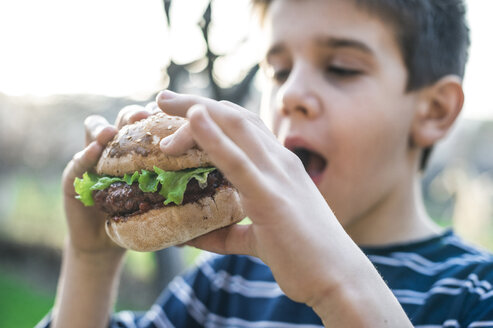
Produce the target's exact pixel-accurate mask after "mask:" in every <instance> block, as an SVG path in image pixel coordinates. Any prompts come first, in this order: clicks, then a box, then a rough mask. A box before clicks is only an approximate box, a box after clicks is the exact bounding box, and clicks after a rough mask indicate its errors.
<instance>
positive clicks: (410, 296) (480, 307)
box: [368, 231, 493, 326]
mask: <svg viewBox="0 0 493 328" xmlns="http://www.w3.org/2000/svg"><path fill="white" fill-rule="evenodd" d="M368 256H369V258H370V259H371V260H372V261H373V263H374V264H375V266H376V267H377V269H378V270H379V271H380V273H381V274H382V276H383V278H384V279H385V280H386V281H387V283H388V285H389V287H390V288H391V289H392V291H393V293H394V295H395V296H396V297H397V299H398V300H399V302H400V303H401V305H402V306H403V308H404V309H405V311H406V312H407V313H408V315H409V317H411V318H414V320H415V321H414V322H413V323H414V324H418V323H419V324H423V323H427V324H430V323H433V324H442V323H443V322H446V320H452V321H453V322H458V323H460V324H465V323H471V322H475V320H478V318H483V317H485V316H486V317H487V318H489V317H490V316H491V313H490V312H491V311H490V310H489V309H491V308H493V256H492V254H491V253H490V252H488V251H486V250H482V249H480V248H478V247H476V246H473V245H471V244H470V243H468V242H466V241H464V240H463V239H462V238H460V237H459V236H457V235H456V234H454V233H453V232H451V231H449V232H447V233H444V234H443V235H441V236H438V237H434V238H431V239H428V240H424V241H420V242H417V243H412V244H408V245H398V246H393V247H389V248H387V249H378V250H370V251H369V253H368ZM430 320H432V321H430ZM488 320H493V318H491V319H488ZM452 321H450V322H452ZM466 326H467V325H466Z"/></svg>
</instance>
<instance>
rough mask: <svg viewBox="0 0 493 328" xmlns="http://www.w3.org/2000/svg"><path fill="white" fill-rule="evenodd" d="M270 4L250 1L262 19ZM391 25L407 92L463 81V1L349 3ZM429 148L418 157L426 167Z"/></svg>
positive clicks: (465, 38)
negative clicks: (450, 78) (453, 77)
mask: <svg viewBox="0 0 493 328" xmlns="http://www.w3.org/2000/svg"><path fill="white" fill-rule="evenodd" d="M272 1H273V0H252V2H253V6H254V9H256V10H258V11H259V13H260V16H261V19H263V17H264V16H265V13H266V11H267V9H268V7H269V5H270V3H272ZM352 1H353V2H354V3H355V4H356V6H358V7H360V8H362V9H364V10H366V11H368V12H369V13H370V14H372V15H376V16H378V17H380V18H382V19H383V21H384V22H386V23H388V24H391V26H392V27H393V28H394V31H395V35H396V39H397V43H398V45H399V47H400V50H401V53H402V56H403V59H404V63H405V65H406V68H407V71H408V81H407V91H413V90H419V89H421V88H423V87H426V86H429V85H431V84H433V83H435V82H437V81H438V80H440V79H441V78H442V77H444V76H446V75H449V74H453V75H457V76H459V77H460V78H463V77H464V71H465V65H466V62H467V57H468V49H469V44H470V39H469V27H468V25H467V22H466V7H465V4H464V1H463V0H352ZM430 152H431V148H428V149H425V150H424V151H423V154H422V157H421V169H424V168H425V167H426V163H427V161H428V158H429V155H430Z"/></svg>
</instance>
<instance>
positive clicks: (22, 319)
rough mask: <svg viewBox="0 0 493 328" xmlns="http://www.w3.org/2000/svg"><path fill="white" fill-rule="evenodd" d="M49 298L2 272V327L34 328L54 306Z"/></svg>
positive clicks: (0, 300) (0, 308) (0, 290)
mask: <svg viewBox="0 0 493 328" xmlns="http://www.w3.org/2000/svg"><path fill="white" fill-rule="evenodd" d="M53 300H54V295H52V296H49V295H45V294H44V293H42V292H40V291H38V290H36V289H33V288H31V287H30V286H28V285H26V283H25V282H23V281H21V280H18V279H17V278H16V277H13V276H11V275H7V274H5V273H1V272H0V327H2V328H23V327H34V326H35V325H36V324H37V323H38V322H39V321H40V320H41V319H42V318H43V317H44V316H45V315H46V314H47V313H48V311H49V310H50V309H51V307H52V306H53Z"/></svg>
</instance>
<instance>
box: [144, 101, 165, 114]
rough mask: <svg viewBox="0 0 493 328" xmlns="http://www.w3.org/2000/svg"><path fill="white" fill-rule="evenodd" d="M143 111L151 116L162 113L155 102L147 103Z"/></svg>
mask: <svg viewBox="0 0 493 328" xmlns="http://www.w3.org/2000/svg"><path fill="white" fill-rule="evenodd" d="M145 110H146V111H148V112H149V113H151V114H156V113H162V111H161V109H160V108H159V107H158V105H157V103H156V102H155V101H152V102H150V103H148V104H147V105H146V106H145Z"/></svg>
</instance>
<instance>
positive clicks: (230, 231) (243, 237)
mask: <svg viewBox="0 0 493 328" xmlns="http://www.w3.org/2000/svg"><path fill="white" fill-rule="evenodd" d="M252 229H253V226H252V225H251V224H248V225H243V224H233V225H230V226H227V227H224V228H221V229H218V230H215V231H212V232H209V233H207V234H205V235H203V236H200V237H197V238H195V239H193V240H191V241H189V242H187V243H186V245H189V246H193V247H196V248H200V249H202V250H205V251H209V252H214V253H219V254H241V255H252V256H255V254H254V253H255V252H254V251H253V249H254V248H253V247H252V246H253V244H252V240H253V239H252V236H253V234H252Z"/></svg>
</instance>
